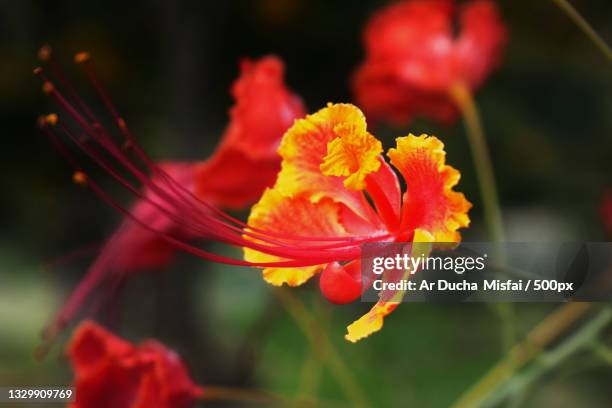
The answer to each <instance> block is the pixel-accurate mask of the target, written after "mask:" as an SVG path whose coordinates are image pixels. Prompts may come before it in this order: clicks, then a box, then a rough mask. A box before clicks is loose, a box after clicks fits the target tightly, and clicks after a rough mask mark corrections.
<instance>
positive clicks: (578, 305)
mask: <svg viewBox="0 0 612 408" xmlns="http://www.w3.org/2000/svg"><path fill="white" fill-rule="evenodd" d="M592 306H593V304H592V303H586V302H584V303H582V302H571V303H566V304H564V305H563V306H561V307H559V308H558V309H557V310H555V311H554V312H553V313H551V314H550V315H549V316H548V317H546V319H544V320H542V322H540V323H539V324H538V325H537V326H536V327H535V328H533V329H532V330H531V332H530V333H529V334H528V335H527V337H526V338H525V340H523V341H522V342H520V343H518V344H516V345H515V346H514V347H513V348H512V350H510V352H509V353H508V355H507V356H506V357H505V358H503V359H502V360H500V361H499V362H498V363H497V364H496V365H495V366H493V367H492V368H491V369H490V370H489V371H488V372H487V373H486V374H485V375H484V376H483V377H482V378H481V379H480V380H479V381H478V382H477V383H476V384H474V386H472V387H471V388H469V389H468V390H467V391H466V392H465V393H464V394H463V395H462V396H461V397H460V398H459V399H458V400H457V401H456V402H455V403H454V404H453V407H454V408H473V407H477V406H479V405H480V404H481V403H482V402H483V401H485V400H486V399H487V398H489V396H490V395H491V394H492V393H493V392H494V391H495V390H497V388H498V387H499V386H500V385H501V384H503V383H504V382H506V381H507V380H508V379H509V378H511V377H512V376H513V375H514V374H515V373H516V372H517V371H518V370H519V369H521V368H522V367H524V366H525V365H526V364H527V363H529V362H530V361H532V360H533V359H534V358H535V357H537V356H538V355H539V354H540V353H541V352H542V350H544V348H545V347H546V346H548V345H549V344H551V343H552V342H553V341H554V340H555V339H557V338H558V337H559V336H560V335H561V334H563V333H564V332H565V331H566V330H567V329H568V328H569V327H571V326H572V325H573V324H574V323H576V321H578V320H579V319H580V318H581V317H583V316H584V315H585V314H586V313H587V312H588V311H589V310H591V307H592Z"/></svg>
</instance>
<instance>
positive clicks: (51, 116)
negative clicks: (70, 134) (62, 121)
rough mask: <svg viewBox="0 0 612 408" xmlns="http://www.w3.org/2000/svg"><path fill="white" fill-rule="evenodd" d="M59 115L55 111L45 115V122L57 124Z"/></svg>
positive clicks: (52, 124)
mask: <svg viewBox="0 0 612 408" xmlns="http://www.w3.org/2000/svg"><path fill="white" fill-rule="evenodd" d="M57 121H58V117H57V115H56V114H55V113H50V114H48V115H47V116H45V123H46V124H47V125H51V126H55V125H57Z"/></svg>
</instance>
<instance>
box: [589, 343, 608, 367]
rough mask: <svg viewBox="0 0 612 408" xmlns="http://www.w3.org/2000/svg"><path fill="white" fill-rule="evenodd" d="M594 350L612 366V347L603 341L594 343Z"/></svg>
mask: <svg viewBox="0 0 612 408" xmlns="http://www.w3.org/2000/svg"><path fill="white" fill-rule="evenodd" d="M593 352H594V353H595V355H596V356H597V357H599V358H601V359H602V360H603V361H605V362H606V363H608V364H609V365H611V366H612V349H610V347H608V346H606V345H605V344H603V343H601V342H597V343H595V344H593Z"/></svg>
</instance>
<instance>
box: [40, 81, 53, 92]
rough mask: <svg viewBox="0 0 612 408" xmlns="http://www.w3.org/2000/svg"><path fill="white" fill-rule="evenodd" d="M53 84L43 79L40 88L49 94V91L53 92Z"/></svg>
mask: <svg viewBox="0 0 612 408" xmlns="http://www.w3.org/2000/svg"><path fill="white" fill-rule="evenodd" d="M53 89H54V88H53V84H52V83H51V82H49V81H45V83H44V84H43V87H42V90H43V92H44V93H46V94H49V93H51V92H53Z"/></svg>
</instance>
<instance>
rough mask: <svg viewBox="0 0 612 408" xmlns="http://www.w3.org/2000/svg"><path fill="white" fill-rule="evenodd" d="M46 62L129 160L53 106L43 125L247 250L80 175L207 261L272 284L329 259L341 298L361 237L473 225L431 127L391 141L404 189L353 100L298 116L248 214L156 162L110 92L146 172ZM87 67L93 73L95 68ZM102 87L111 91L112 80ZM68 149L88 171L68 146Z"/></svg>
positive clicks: (363, 330)
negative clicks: (124, 199) (210, 247)
mask: <svg viewBox="0 0 612 408" xmlns="http://www.w3.org/2000/svg"><path fill="white" fill-rule="evenodd" d="M37 72H38V73H39V74H40V75H41V76H42V79H43V81H44V85H43V90H44V91H45V92H47V93H48V94H49V95H50V96H51V97H52V98H54V99H55V100H56V101H57V103H58V104H59V105H60V106H61V107H63V109H64V110H65V111H66V112H67V113H68V116H69V117H72V118H73V119H74V120H75V121H77V122H78V124H79V125H80V130H81V131H82V133H83V134H85V135H88V136H90V137H92V139H93V142H95V143H96V146H98V147H100V148H101V149H102V150H103V152H104V153H106V154H108V155H111V156H112V157H113V158H114V159H115V160H117V161H119V162H121V163H122V165H123V167H124V169H122V170H123V171H120V170H116V169H115V168H114V167H112V165H109V164H108V163H107V162H106V161H105V160H104V157H105V156H104V155H102V154H100V153H99V152H98V151H93V152H92V151H91V150H90V149H89V148H88V145H87V144H85V143H83V142H82V141H81V139H79V138H75V137H74V135H73V134H72V133H71V131H70V130H69V129H67V127H66V126H65V125H63V123H62V122H63V121H61V122H60V121H59V120H58V118H57V117H53V118H49V117H47V119H46V120H44V121H42V122H41V127H42V129H43V130H44V131H45V132H46V133H47V135H48V136H49V137H50V138H51V140H52V141H54V142H55V143H56V144H57V145H58V147H60V150H61V151H62V152H64V153H66V150H65V146H64V144H63V143H62V139H59V138H58V133H56V132H60V133H61V134H64V135H66V136H68V138H69V140H70V141H71V142H73V143H74V144H76V146H77V147H78V148H79V149H81V150H82V151H84V152H85V153H87V154H88V155H89V156H90V157H91V158H92V159H93V160H94V161H95V162H96V163H97V164H98V165H100V166H101V167H102V168H103V169H104V170H106V172H107V173H108V174H109V175H110V176H111V177H113V178H114V179H115V180H116V181H117V182H119V183H120V184H121V185H123V186H125V187H127V189H128V190H129V191H131V192H132V193H134V194H136V195H138V196H141V195H140V194H139V193H138V190H137V189H135V188H134V187H133V186H132V185H130V184H129V183H127V181H126V178H125V176H123V173H126V172H127V173H128V174H130V175H131V176H133V177H135V178H137V179H138V180H139V181H141V182H142V183H143V184H144V185H145V186H146V188H148V189H149V191H151V192H152V195H145V196H144V201H145V202H146V203H147V204H148V205H151V206H153V207H155V208H157V209H158V210H160V211H161V213H163V214H164V216H167V217H168V218H169V219H171V220H173V222H176V223H177V224H178V225H179V226H180V227H181V228H184V230H185V231H186V232H187V233H188V234H192V233H193V234H196V236H200V235H198V234H203V235H202V236H205V237H207V238H208V239H210V240H214V241H216V242H219V243H223V244H226V245H230V246H234V247H242V248H244V251H245V259H244V260H240V259H236V258H232V257H228V256H225V255H223V254H221V253H219V252H209V251H206V250H204V249H201V248H198V247H196V246H193V245H192V244H190V243H189V242H187V241H186V240H185V238H184V236H185V234H184V235H183V236H180V235H177V234H176V233H174V234H173V233H169V232H168V231H165V230H164V229H163V228H160V227H159V226H157V225H155V224H154V223H151V222H149V221H148V220H147V219H143V218H142V217H141V216H139V214H134V213H130V212H129V211H127V210H126V209H124V208H123V207H122V206H121V205H120V204H118V203H117V202H116V201H115V200H114V199H113V198H112V197H111V196H110V195H109V194H108V193H107V192H106V191H104V190H103V189H102V188H101V187H100V185H99V184H98V183H97V182H96V181H95V180H93V179H88V178H86V175H85V174H84V173H83V174H82V175H81V177H78V179H81V180H83V179H86V185H87V186H88V187H89V188H90V189H91V191H92V192H93V193H95V194H96V195H97V196H98V197H99V198H100V199H102V200H103V201H104V202H106V203H107V204H109V205H110V206H112V207H113V208H115V209H117V210H119V211H120V212H122V213H124V214H127V215H128V217H129V218H130V219H131V220H132V221H134V222H135V223H136V224H137V225H139V226H140V227H142V228H143V229H145V230H146V231H148V232H150V233H152V234H154V235H155V236H156V237H157V238H159V239H160V240H161V241H163V242H165V243H168V244H169V245H172V246H173V247H175V248H177V249H181V250H184V251H186V252H188V253H191V254H193V255H196V256H198V257H200V258H202V259H206V260H209V261H214V262H221V263H226V264H230V265H243V266H257V267H261V268H264V271H263V274H264V278H265V279H266V280H267V281H268V282H270V283H272V284H275V285H282V284H284V283H286V284H288V285H291V286H297V285H300V284H302V283H304V282H305V281H307V280H308V279H310V278H311V277H313V276H314V275H315V274H317V273H319V272H321V271H323V277H322V280H321V289H322V292H323V293H324V295H325V296H326V297H328V298H329V299H330V300H332V301H334V302H338V303H346V302H350V301H353V300H356V298H357V297H358V296H359V294H360V293H361V291H362V289H364V288H363V287H362V286H361V285H359V283H358V282H357V280H358V279H357V276H356V272H358V271H359V268H358V267H357V266H358V265H357V263H358V259H359V257H360V256H361V245H362V244H364V243H367V242H411V243H413V246H412V250H414V251H420V252H418V253H420V254H423V253H426V252H427V253H428V251H429V250H431V248H433V244H434V243H439V242H442V243H449V242H453V243H454V242H459V241H460V239H461V235H460V233H459V231H458V230H459V229H460V228H465V227H467V226H468V225H469V217H468V215H467V212H468V210H469V209H470V207H471V204H470V203H469V202H468V201H467V200H466V199H465V197H464V195H463V194H462V193H459V192H457V191H454V187H455V186H456V185H457V183H458V182H459V178H460V174H459V172H458V171H457V170H456V169H454V168H452V167H451V166H449V165H447V164H446V153H445V151H444V145H443V143H442V142H441V141H440V140H439V139H437V138H436V137H429V136H427V135H421V136H414V135H408V136H405V137H399V138H397V139H396V141H397V147H396V148H394V149H390V150H389V152H388V157H389V159H390V162H391V164H392V165H393V166H394V167H395V168H396V169H397V170H398V171H399V173H400V174H401V175H402V178H403V179H404V181H405V185H406V187H407V189H406V191H404V192H403V193H402V190H401V184H400V182H399V180H398V177H397V175H396V173H395V172H394V171H393V169H392V168H391V166H390V165H389V164H387V162H386V161H385V160H384V159H383V157H382V155H381V154H382V152H383V148H382V144H381V142H380V141H379V140H377V139H376V138H375V137H374V136H373V135H372V134H371V133H369V132H368V130H367V125H366V120H365V116H364V115H363V114H362V112H361V111H360V110H359V109H358V108H357V107H356V106H354V105H350V104H331V103H330V104H328V106H327V107H326V108H323V109H321V110H319V111H318V112H316V113H314V114H312V115H307V116H306V117H305V118H303V119H299V120H296V121H295V122H294V123H293V125H292V126H291V127H290V128H289V129H288V130H287V131H286V132H285V134H284V136H283V138H282V142H281V143H280V146H279V149H278V152H279V154H280V155H281V156H282V158H283V161H282V164H281V166H280V168H281V170H280V171H279V173H278V177H277V180H276V182H275V183H274V185H273V187H272V188H268V189H266V190H265V192H264V193H263V195H262V197H261V198H260V199H259V202H258V203H257V204H256V205H255V206H254V207H253V208H252V209H251V213H250V216H249V220H248V225H247V224H245V223H244V222H241V221H239V220H236V219H234V218H232V217H230V216H229V215H228V214H226V213H224V212H223V211H221V210H219V209H218V208H217V207H215V206H213V205H210V203H209V202H207V201H206V199H201V198H199V197H198V196H196V195H194V194H190V193H189V192H188V191H185V189H184V187H183V182H182V181H181V180H180V179H179V178H176V177H173V176H172V175H171V174H169V172H168V171H164V169H163V168H160V166H158V165H155V163H153V162H152V161H151V160H150V159H149V158H148V156H147V155H146V153H144V152H143V151H142V149H141V148H140V147H138V145H137V144H136V142H135V139H134V138H133V136H131V134H130V133H129V131H127V126H126V125H125V122H124V121H123V120H122V119H121V118H119V119H117V117H118V114H116V110H115V109H114V107H113V106H112V105H110V104H107V105H108V106H107V107H108V108H109V111H111V113H114V114H115V116H116V120H117V122H118V123H119V124H120V126H119V127H120V130H122V135H123V137H124V138H126V139H127V141H129V142H130V143H131V145H132V147H133V149H134V151H135V153H136V154H137V156H138V159H139V160H138V161H142V162H144V163H145V164H146V167H147V170H148V171H149V172H151V173H152V174H153V175H154V177H153V178H151V179H149V178H147V177H143V174H142V170H140V169H139V168H138V166H137V164H136V163H137V162H138V161H136V160H135V158H134V157H133V155H130V154H127V153H126V152H124V151H122V150H121V149H118V148H117V142H116V141H115V139H114V138H112V137H111V133H110V131H109V130H108V129H107V128H105V127H104V126H103V125H101V124H100V125H98V126H96V127H95V128H94V127H93V126H91V125H89V124H88V123H87V122H86V121H85V120H84V119H83V115H86V114H87V112H84V109H82V108H79V107H78V100H77V101H76V104H74V103H72V102H70V101H68V100H67V99H66V97H65V96H64V94H63V93H62V92H61V91H59V90H58V89H57V88H56V87H55V84H54V83H53V82H51V81H49V80H48V79H47V78H46V77H45V76H44V74H42V72H41V70H37ZM90 76H92V80H93V81H94V83H95V82H96V81H95V78H94V77H93V73H91V72H90ZM98 88H99V87H98ZM98 91H99V93H101V94H102V96H103V98H104V97H105V94H104V92H103V91H102V90H101V89H98ZM74 99H77V98H74ZM67 160H68V161H69V162H71V163H72V164H73V165H74V166H75V167H76V169H77V171H80V170H79V169H80V167H79V166H78V163H76V161H75V160H74V158H73V157H71V156H70V155H69V154H68V155H67ZM77 174H78V173H77ZM247 176H252V174H249V175H247ZM255 176H256V175H255ZM246 179H247V180H248V179H249V177H246ZM415 253H416V252H415ZM403 294H404V292H402V291H400V293H394V294H393V295H390V294H388V293H387V291H383V292H381V296H380V300H379V301H378V302H377V303H376V304H375V305H374V306H373V308H372V309H371V310H370V311H369V312H368V313H366V314H365V315H364V316H362V317H361V318H360V319H358V320H357V321H355V322H354V323H352V324H351V325H350V326H349V327H348V333H347V335H346V336H345V337H346V338H347V339H348V340H350V341H358V340H360V339H362V338H364V337H367V336H368V335H370V334H371V333H374V332H376V331H378V330H380V329H381V327H382V325H383V320H384V318H385V316H387V315H388V314H389V313H391V312H392V311H393V310H394V309H395V307H396V306H397V304H398V299H399V297H398V296H403Z"/></svg>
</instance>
